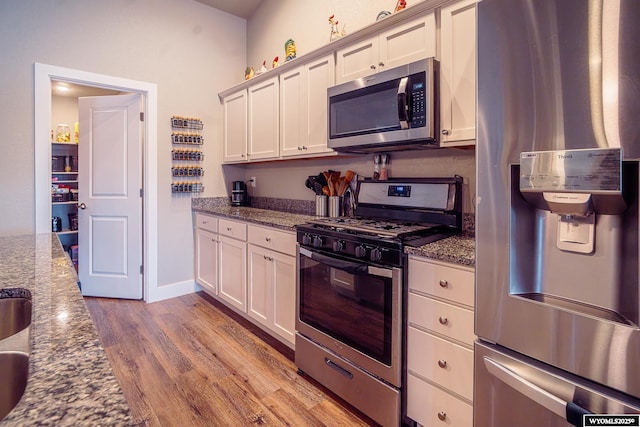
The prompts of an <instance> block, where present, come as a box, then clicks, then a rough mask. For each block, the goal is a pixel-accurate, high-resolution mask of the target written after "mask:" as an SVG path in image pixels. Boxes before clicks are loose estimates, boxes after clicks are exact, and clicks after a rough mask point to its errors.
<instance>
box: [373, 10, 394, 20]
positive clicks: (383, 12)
mask: <svg viewBox="0 0 640 427" xmlns="http://www.w3.org/2000/svg"><path fill="white" fill-rule="evenodd" d="M390 15H391V12H389V11H388V10H381V11H380V13H378V16H376V21H379V20H381V19H384V18H386V17H387V16H390Z"/></svg>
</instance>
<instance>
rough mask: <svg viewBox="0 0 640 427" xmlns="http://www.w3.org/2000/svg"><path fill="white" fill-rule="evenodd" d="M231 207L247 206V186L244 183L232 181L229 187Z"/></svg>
mask: <svg viewBox="0 0 640 427" xmlns="http://www.w3.org/2000/svg"><path fill="white" fill-rule="evenodd" d="M231 205H232V206H248V205H249V195H248V194H247V184H246V183H245V182H244V181H233V184H232V186H231Z"/></svg>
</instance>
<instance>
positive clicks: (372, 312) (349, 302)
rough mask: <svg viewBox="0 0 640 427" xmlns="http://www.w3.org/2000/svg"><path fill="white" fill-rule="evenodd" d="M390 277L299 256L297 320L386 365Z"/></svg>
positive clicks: (389, 337)
mask: <svg viewBox="0 0 640 427" xmlns="http://www.w3.org/2000/svg"><path fill="white" fill-rule="evenodd" d="M392 319H393V313H392V279H390V278H385V277H379V276H374V275H367V274H351V273H348V272H346V271H343V270H340V269H338V268H334V267H330V266H328V265H325V264H322V263H320V262H318V261H315V260H312V259H310V258H308V257H306V256H300V320H301V321H302V322H304V323H306V324H308V325H310V326H312V327H314V328H316V329H318V330H320V331H322V332H324V333H325V334H327V335H329V336H331V337H333V338H334V339H337V340H339V341H341V342H343V343H344V344H347V345H348V346H350V347H352V348H355V349H356V350H358V351H360V352H362V353H364V354H366V355H368V356H370V357H372V358H374V359H376V360H378V361H380V362H382V363H384V364H386V365H388V366H390V365H391V331H392V322H393V320H392Z"/></svg>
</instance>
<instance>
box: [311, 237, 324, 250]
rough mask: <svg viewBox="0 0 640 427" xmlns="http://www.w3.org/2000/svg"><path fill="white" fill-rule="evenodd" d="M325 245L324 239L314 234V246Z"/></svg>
mask: <svg viewBox="0 0 640 427" xmlns="http://www.w3.org/2000/svg"><path fill="white" fill-rule="evenodd" d="M323 245H324V239H323V238H322V237H320V236H313V247H314V248H321V247H322V246H323Z"/></svg>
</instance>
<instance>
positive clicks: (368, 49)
mask: <svg viewBox="0 0 640 427" xmlns="http://www.w3.org/2000/svg"><path fill="white" fill-rule="evenodd" d="M435 55H436V20H435V14H434V13H433V12H429V13H426V14H423V15H421V16H420V17H418V18H415V19H412V20H410V21H408V22H404V23H402V24H399V25H395V26H394V27H393V28H390V29H388V30H386V31H383V32H380V33H378V34H377V35H376V36H373V37H370V38H368V39H365V40H361V41H357V42H355V43H353V44H350V45H349V46H346V47H344V48H342V49H339V50H338V51H337V52H336V58H337V59H336V83H344V82H348V81H350V80H354V79H358V78H360V77H364V76H366V75H369V74H372V73H376V72H379V71H384V70H386V69H390V68H393V67H397V66H399V65H404V64H408V63H410V62H414V61H417V60H420V59H424V58H428V57H431V56H435Z"/></svg>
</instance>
